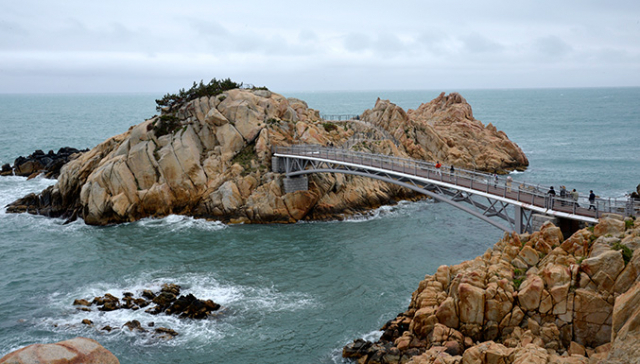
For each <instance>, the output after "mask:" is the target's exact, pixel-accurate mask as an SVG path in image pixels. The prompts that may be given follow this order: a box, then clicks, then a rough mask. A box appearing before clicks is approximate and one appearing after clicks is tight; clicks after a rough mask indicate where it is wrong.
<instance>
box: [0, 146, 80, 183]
mask: <svg viewBox="0 0 640 364" xmlns="http://www.w3.org/2000/svg"><path fill="white" fill-rule="evenodd" d="M88 150H89V149H85V150H78V149H75V148H70V147H64V148H60V149H59V150H58V152H57V153H56V152H54V151H53V150H50V151H49V153H46V154H45V153H44V152H43V151H42V150H36V151H35V152H33V153H32V154H30V155H29V156H27V157H22V156H20V157H18V158H16V160H15V161H14V162H13V166H11V165H9V164H8V163H7V164H5V165H3V166H2V170H0V176H11V175H16V176H22V177H30V178H33V177H35V176H37V175H39V174H44V176H45V178H58V176H59V175H60V169H61V168H62V166H63V165H65V164H66V163H68V162H69V161H70V160H73V159H75V158H77V157H78V156H79V155H80V154H81V153H84V152H87V151H88Z"/></svg>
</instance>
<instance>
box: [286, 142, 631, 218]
mask: <svg viewBox="0 0 640 364" xmlns="http://www.w3.org/2000/svg"><path fill="white" fill-rule="evenodd" d="M274 155H278V156H289V157H294V158H301V159H316V160H325V161H330V162H332V163H338V164H342V165H345V166H351V167H355V168H365V169H369V170H376V171H379V172H383V173H387V174H393V175H396V176H409V177H411V176H413V177H418V179H416V180H425V181H426V182H428V183H431V184H434V185H438V186H440V187H444V188H454V189H458V190H461V191H466V192H470V193H474V194H482V195H486V196H490V197H492V198H497V199H500V200H502V201H505V202H507V203H511V204H516V205H519V206H521V207H523V208H525V209H529V210H536V211H538V212H541V213H545V214H548V215H555V216H561V217H567V218H573V219H577V220H581V221H586V222H595V221H596V219H597V218H598V217H599V216H600V215H601V214H602V213H605V212H613V213H618V214H623V215H627V214H629V213H631V214H634V215H636V214H637V211H638V206H637V205H636V206H633V205H632V206H631V208H630V207H629V201H628V200H626V199H625V200H616V199H602V198H599V199H597V200H596V202H595V203H594V205H595V206H596V209H593V208H592V209H589V202H587V201H586V199H585V198H582V201H580V202H575V201H573V200H572V199H571V198H570V197H566V198H564V199H562V198H559V197H551V196H548V195H547V194H546V191H544V192H543V191H541V190H540V189H538V188H537V186H534V185H530V184H526V183H519V182H517V181H515V180H514V181H513V182H511V183H510V182H508V181H507V180H505V179H504V178H502V179H499V180H498V181H497V182H496V181H495V180H494V177H493V176H492V175H489V174H486V173H481V172H477V171H470V170H464V169H456V170H455V172H454V173H453V174H452V173H450V172H449V170H448V169H440V170H439V169H437V168H435V166H434V164H433V163H428V162H424V161H418V160H412V159H405V158H397V157H391V156H381V155H374V154H367V153H358V152H353V151H348V150H342V149H337V148H321V147H317V146H302V147H301V146H294V147H286V148H282V147H279V148H277V150H274ZM414 181H415V180H414Z"/></svg>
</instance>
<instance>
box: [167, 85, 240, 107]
mask: <svg viewBox="0 0 640 364" xmlns="http://www.w3.org/2000/svg"><path fill="white" fill-rule="evenodd" d="M240 87H242V82H241V83H236V82H233V81H231V79H229V78H227V79H224V80H216V79H215V78H214V79H212V80H211V81H210V82H209V83H208V84H206V85H205V84H204V82H202V80H200V84H197V83H196V82H193V86H191V88H190V89H189V90H185V89H180V91H178V93H177V94H166V95H164V96H163V97H162V98H161V99H157V100H156V110H158V111H160V110H162V108H163V107H169V110H171V109H172V108H173V107H174V106H176V105H180V104H183V103H185V102H189V101H191V100H194V99H197V98H200V97H202V96H216V95H219V94H221V93H223V92H224V91H228V90H233V89H236V88H240Z"/></svg>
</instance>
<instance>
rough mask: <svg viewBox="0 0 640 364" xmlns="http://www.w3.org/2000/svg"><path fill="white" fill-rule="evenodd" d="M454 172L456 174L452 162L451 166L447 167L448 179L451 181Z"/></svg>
mask: <svg viewBox="0 0 640 364" xmlns="http://www.w3.org/2000/svg"><path fill="white" fill-rule="evenodd" d="M454 174H456V170H455V169H454V168H453V164H452V165H451V168H450V169H449V181H453V175H454Z"/></svg>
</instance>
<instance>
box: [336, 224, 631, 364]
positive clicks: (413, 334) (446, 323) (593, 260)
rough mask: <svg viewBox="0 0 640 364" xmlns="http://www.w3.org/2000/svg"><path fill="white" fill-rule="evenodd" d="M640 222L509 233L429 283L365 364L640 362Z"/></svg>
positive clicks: (355, 352)
mask: <svg viewBox="0 0 640 364" xmlns="http://www.w3.org/2000/svg"><path fill="white" fill-rule="evenodd" d="M639 239H640V223H637V222H635V223H634V221H633V220H631V219H630V218H628V219H627V220H624V219H623V218H622V217H620V216H617V215H608V216H605V217H604V218H602V219H601V220H600V223H599V224H598V225H596V226H595V227H594V228H591V229H589V228H587V229H582V230H579V231H578V232H576V233H574V234H573V235H572V236H571V237H569V238H568V239H566V240H564V239H563V236H562V233H561V232H560V229H559V228H557V227H555V226H554V225H553V224H550V223H547V224H546V225H543V227H542V228H541V230H540V231H537V232H534V233H533V234H523V235H518V234H515V233H513V234H505V236H504V237H503V239H501V240H500V241H499V242H498V243H496V244H495V245H494V246H493V248H490V249H488V250H487V251H486V252H485V253H484V254H483V255H482V256H479V257H477V258H476V259H474V260H470V261H465V262H463V263H460V264H458V265H454V266H441V267H439V268H438V269H437V271H436V272H435V274H433V275H427V276H426V277H425V279H424V280H423V281H422V282H420V284H419V287H418V289H417V290H416V291H415V292H414V293H413V295H412V299H411V304H410V305H409V308H408V310H407V311H405V312H403V313H401V314H399V315H398V316H397V317H396V318H395V319H393V320H391V321H389V322H388V323H387V324H385V325H384V327H383V328H382V330H383V334H382V336H381V338H380V340H379V341H377V342H375V343H374V342H366V341H364V340H361V339H359V340H356V341H354V342H353V343H351V344H349V345H347V346H346V347H345V348H344V350H343V356H345V357H349V358H356V359H357V360H358V363H361V364H364V363H371V364H374V363H394V364H395V363H414V364H418V363H420V364H426V363H478V364H479V363H505V364H507V363H517V364H519V363H596V362H603V363H632V362H636V363H637V362H638V360H639V359H638V358H639V356H638V353H640V340H638V339H640V325H639V324H638V323H639V322H640V321H639V319H638V317H640V305H638V303H639V302H640V279H639V274H638V273H639V272H640V271H639V269H640V250H638V249H637V246H638V245H637V244H638V242H639Z"/></svg>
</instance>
